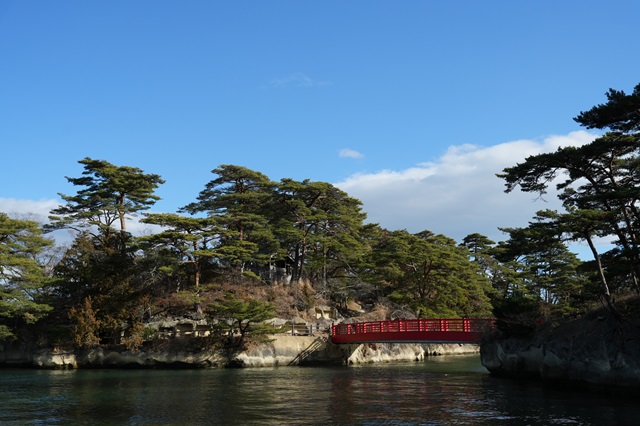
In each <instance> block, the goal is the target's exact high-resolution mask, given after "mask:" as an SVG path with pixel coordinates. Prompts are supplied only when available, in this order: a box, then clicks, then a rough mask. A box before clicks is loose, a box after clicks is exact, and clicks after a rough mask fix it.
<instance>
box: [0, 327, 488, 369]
mask: <svg viewBox="0 0 640 426" xmlns="http://www.w3.org/2000/svg"><path fill="white" fill-rule="evenodd" d="M273 337H274V340H273V341H271V342H268V343H263V344H260V345H254V346H252V347H251V348H250V349H248V350H246V351H245V352H242V353H240V354H238V355H237V356H235V357H234V358H233V359H231V360H229V359H226V358H224V357H223V356H222V355H221V354H219V353H217V352H215V351H213V350H207V349H204V350H201V351H199V352H176V351H166V352H163V351H154V352H146V351H135V352H131V351H116V350H107V349H104V348H95V349H87V350H83V351H80V352H59V351H55V352H54V351H48V350H40V351H28V350H27V348H23V347H21V348H18V347H16V348H12V349H11V351H6V350H5V351H0V364H2V363H3V358H2V355H4V363H5V364H8V363H9V362H8V361H11V363H13V365H22V366H32V367H37V368H51V369H69V368H176V367H184V368H210V367H224V366H233V367H278V366H288V365H305V364H307V365H308V364H327V363H334V364H363V363H374V362H391V361H422V360H424V359H425V358H426V357H428V356H434V355H461V354H469V353H477V352H478V350H479V348H478V345H471V344H406V343H405V344H394V343H367V344H354V345H334V344H332V343H331V342H329V340H328V338H327V336H291V335H286V334H279V335H276V336H273Z"/></svg>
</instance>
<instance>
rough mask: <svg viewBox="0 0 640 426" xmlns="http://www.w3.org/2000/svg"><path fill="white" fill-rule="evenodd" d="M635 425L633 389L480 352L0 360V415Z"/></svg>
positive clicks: (60, 421) (0, 418)
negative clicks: (562, 376) (273, 358)
mask: <svg viewBox="0 0 640 426" xmlns="http://www.w3.org/2000/svg"><path fill="white" fill-rule="evenodd" d="M103 424H104V425H163V424H171V425H598V426H602V425H636V424H640V404H639V403H638V402H637V398H636V397H630V396H625V395H610V394H603V393H597V392H592V391H586V390H585V389H583V388H582V387H580V386H576V387H572V388H562V389H557V388H554V387H550V386H543V385H542V384H540V383H530V382H518V381H511V380H507V379H499V378H495V377H491V376H490V375H489V374H488V373H487V371H486V370H485V369H484V368H483V367H482V365H481V364H480V360H479V356H477V355H474V356H450V357H433V358H428V359H427V360H426V361H424V362H415V363H388V364H367V365H360V366H333V367H280V368H256V369H215V370H75V371H43V370H29V369H24V370H19V369H4V370H3V369H0V425H103Z"/></svg>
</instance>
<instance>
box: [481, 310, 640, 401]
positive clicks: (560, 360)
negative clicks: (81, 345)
mask: <svg viewBox="0 0 640 426" xmlns="http://www.w3.org/2000/svg"><path fill="white" fill-rule="evenodd" d="M480 356H481V361H482V364H483V365H484V366H485V367H486V368H487V369H488V370H489V371H490V372H491V373H493V374H496V375H501V376H508V377H532V378H539V379H542V380H545V381H556V382H558V381H559V382H565V383H572V382H582V383H586V384H590V385H598V386H615V387H633V388H640V329H639V328H638V327H637V326H635V325H633V324H632V323H630V322H626V321H622V320H619V319H617V318H615V317H614V316H612V315H601V316H598V315H595V314H594V315H591V316H589V317H586V318H582V319H577V320H573V321H570V322H567V323H563V324H561V325H559V326H556V327H551V326H547V327H545V328H543V329H541V330H539V331H537V332H536V333H534V334H533V335H532V336H530V337H527V338H514V337H511V338H504V337H495V338H492V339H490V340H489V341H486V342H484V343H483V344H482V345H481V349H480Z"/></svg>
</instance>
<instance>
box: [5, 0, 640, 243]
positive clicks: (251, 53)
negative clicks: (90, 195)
mask: <svg viewBox="0 0 640 426" xmlns="http://www.w3.org/2000/svg"><path fill="white" fill-rule="evenodd" d="M639 18H640V2H636V1H633V0H628V1H619V0H612V1H607V2H602V1H588V0H587V1H569V0H566V1H557V0H555V1H544V0H542V1H536V2H518V1H491V0H487V1H482V2H481V1H428V0H424V1H409V0H407V1H393V2H392V1H372V0H368V1H331V0H325V1H285V0H281V1H266V0H261V1H257V0H256V1H234V2H221V1H197V0H192V1H188V2H179V1H162V0H153V1H145V0H137V1H109V2H98V1H65V0H57V1H18V0H3V1H2V2H0V143H1V146H2V153H3V154H2V158H3V161H2V166H1V167H0V183H1V186H0V211H5V212H8V213H13V214H21V213H25V212H32V213H35V214H40V215H46V212H47V211H48V210H49V209H50V208H52V207H53V206H55V205H56V203H57V202H58V201H59V199H58V197H57V193H59V192H61V193H65V194H72V193H74V192H75V188H73V187H72V186H70V185H68V184H67V182H66V180H65V176H73V177H76V176H79V175H80V173H81V172H82V168H81V167H80V165H79V164H78V163H77V161H78V160H80V159H82V158H84V157H91V158H96V159H104V160H107V161H110V162H112V163H114V164H117V165H128V166H135V167H140V168H142V169H143V170H144V171H145V172H148V173H157V174H160V175H161V176H162V177H163V178H164V179H165V180H166V184H165V185H163V186H162V187H161V188H160V190H159V192H158V194H159V195H160V196H161V197H162V198H163V200H162V201H161V202H159V203H158V204H157V205H156V206H155V207H154V210H155V211H168V212H169V211H171V212H172V211H176V210H177V209H178V208H179V207H181V206H183V205H185V204H187V203H189V202H191V201H193V200H194V199H195V197H196V196H197V194H198V192H199V191H200V190H202V189H203V187H204V185H205V184H206V183H207V182H208V181H209V180H211V179H212V178H213V177H214V175H212V174H211V170H212V169H213V168H215V167H217V166H219V165H221V164H236V165H241V166H245V167H248V168H251V169H254V170H257V171H260V172H262V173H265V174H266V175H267V176H269V177H270V178H271V179H273V180H276V181H277V180H280V179H281V178H285V177H287V178H293V179H297V180H303V179H307V178H309V179H311V180H314V181H325V182H330V183H333V184H335V185H337V186H339V187H341V188H342V189H344V190H346V191H347V192H348V193H349V194H350V195H351V196H354V197H356V198H358V199H360V200H362V201H363V203H364V211H365V212H366V213H367V214H368V216H369V221H372V222H377V223H380V224H381V225H382V226H384V227H387V228H389V229H408V230H409V231H412V232H418V231H421V230H425V229H428V230H431V231H433V232H436V233H443V234H445V235H447V236H450V237H452V238H455V239H457V240H460V239H461V238H462V237H464V236H465V235H467V234H469V233H471V232H480V233H483V234H485V235H488V236H490V237H492V238H494V239H496V240H498V239H501V238H502V234H501V233H500V232H499V231H498V230H497V227H498V226H501V227H504V226H511V227H513V226H526V224H527V221H528V220H529V219H530V217H531V216H532V215H533V213H534V212H535V211H536V210H539V209H542V208H547V207H552V208H553V207H556V204H554V202H553V200H550V202H549V203H547V204H544V203H541V202H536V203H534V202H533V198H534V197H533V196H532V195H530V194H517V193H515V194H509V195H506V194H503V193H502V190H503V183H502V182H501V181H500V180H499V179H498V178H496V177H495V173H499V172H500V171H501V170H502V168H504V167H506V166H511V165H515V164H516V163H517V162H520V161H523V160H524V158H525V157H526V156H527V155H531V154H536V153H539V152H543V151H548V150H552V149H555V148H556V147H558V146H561V145H566V144H581V143H586V142H588V141H589V140H591V139H593V137H594V135H595V133H593V132H587V131H585V130H584V129H581V128H580V127H579V126H578V125H577V123H575V122H574V121H573V120H572V117H574V116H576V115H577V114H578V113H579V112H580V111H582V110H586V109H589V108H590V107H591V106H593V105H595V104H597V103H601V102H604V101H605V96H604V93H605V92H606V91H607V90H608V89H609V88H615V89H620V90H625V91H631V90H632V89H633V87H634V86H635V85H636V84H638V83H640V73H639V72H638V70H639V69H640V56H639V55H638V54H637V51H638V42H639V41H640V36H639V32H638V24H637V23H638V20H639Z"/></svg>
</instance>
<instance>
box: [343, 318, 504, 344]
mask: <svg viewBox="0 0 640 426" xmlns="http://www.w3.org/2000/svg"><path fill="white" fill-rule="evenodd" d="M493 323H494V320H493V319H491V318H455V319H453V318H451V319H401V320H393V321H374V322H358V323H353V324H334V325H332V326H331V341H332V342H333V343H336V344H343V343H480V340H481V339H482V335H483V334H484V333H486V332H488V331H491V330H492V329H493Z"/></svg>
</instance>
